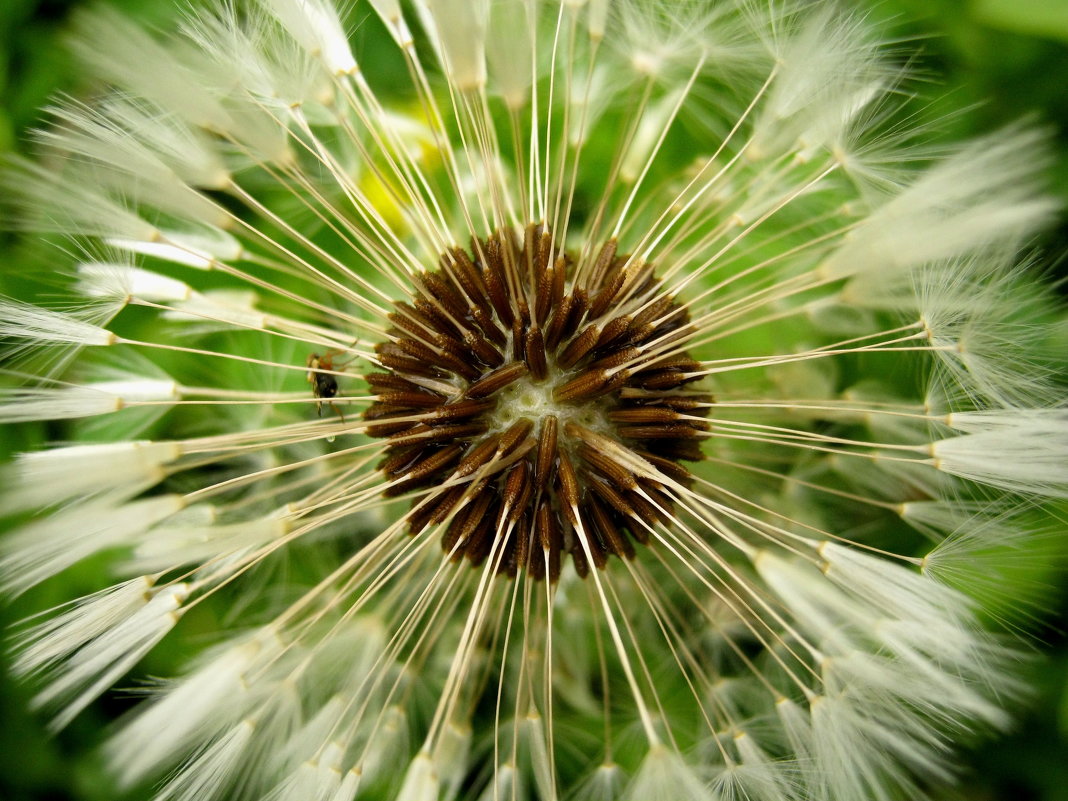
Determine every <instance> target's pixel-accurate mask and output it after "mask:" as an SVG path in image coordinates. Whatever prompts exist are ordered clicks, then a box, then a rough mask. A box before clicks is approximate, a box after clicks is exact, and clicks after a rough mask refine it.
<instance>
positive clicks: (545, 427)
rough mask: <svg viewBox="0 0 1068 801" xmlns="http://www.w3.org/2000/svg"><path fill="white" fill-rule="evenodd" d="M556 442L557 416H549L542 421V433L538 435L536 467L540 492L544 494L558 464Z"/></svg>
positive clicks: (536, 477)
mask: <svg viewBox="0 0 1068 801" xmlns="http://www.w3.org/2000/svg"><path fill="white" fill-rule="evenodd" d="M556 442H557V420H556V417H555V416H553V415H549V416H548V417H545V418H543V419H542V421H541V431H540V432H539V434H538V458H537V462H536V463H535V466H534V476H535V480H536V481H537V487H538V492H544V491H545V488H546V487H547V486H549V481H550V479H551V478H552V474H553V470H554V469H555V462H556Z"/></svg>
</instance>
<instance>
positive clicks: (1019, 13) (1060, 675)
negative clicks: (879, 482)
mask: <svg viewBox="0 0 1068 801" xmlns="http://www.w3.org/2000/svg"><path fill="white" fill-rule="evenodd" d="M83 2H84V0H0V153H7V152H10V151H16V152H19V151H26V150H27V149H28V147H27V139H28V133H27V132H28V130H29V129H31V128H32V127H33V126H34V125H35V123H36V122H37V121H38V120H39V111H38V110H39V108H40V107H41V106H42V105H43V104H45V103H46V101H47V99H48V97H49V96H50V95H52V94H53V93H55V92H56V91H62V90H68V91H74V92H77V91H78V89H79V76H78V75H77V73H76V71H74V68H73V66H72V64H71V62H70V60H69V59H68V57H67V55H66V54H65V53H64V51H63V48H62V46H61V44H60V37H61V35H62V32H63V30H64V25H65V20H66V19H67V17H68V15H69V13H70V11H71V9H72V8H74V7H75V6H76V5H79V4H82V3H83ZM665 2H668V0H665ZM114 4H115V5H117V6H119V7H122V8H125V9H126V10H128V11H129V12H131V13H133V14H135V15H136V16H137V17H139V18H141V19H144V20H147V21H150V22H153V23H156V24H159V25H161V26H164V27H165V26H166V25H167V24H168V22H170V21H172V20H173V19H174V18H175V15H176V13H177V7H176V4H175V0H114ZM853 5H855V6H856V7H858V8H860V9H861V10H862V11H863V13H865V14H868V15H870V16H871V17H872V18H874V19H876V20H878V21H879V23H880V25H881V28H882V30H884V31H886V32H887V35H888V37H890V38H893V39H896V40H899V41H901V42H903V43H904V46H905V50H907V51H908V52H910V53H914V54H915V57H914V65H915V68H916V70H917V73H918V75H919V76H920V77H921V80H920V82H919V83H918V84H917V85H916V86H915V87H914V88H915V89H917V90H918V91H919V92H920V93H922V97H919V98H917V100H916V101H915V103H914V106H915V113H916V114H918V115H919V116H920V117H921V118H922V119H924V120H925V121H929V122H932V123H935V129H936V131H937V133H936V135H938V136H945V137H946V138H947V139H952V138H959V137H962V136H967V135H969V134H972V133H977V132H981V131H989V130H992V129H995V128H998V127H1000V126H1002V125H1005V124H1007V123H1010V122H1012V121H1015V120H1018V119H1021V118H1030V119H1033V120H1037V121H1039V122H1041V123H1045V124H1046V125H1048V126H1049V127H1050V128H1051V130H1052V132H1053V135H1054V141H1055V145H1056V148H1057V160H1056V162H1055V164H1054V165H1053V167H1052V168H1051V170H1050V185H1051V188H1052V190H1053V191H1054V192H1055V193H1056V194H1057V195H1058V196H1060V197H1061V198H1062V199H1063V201H1064V203H1065V206H1066V207H1068V0H881V1H878V2H874V1H872V0H863V2H862V1H861V0H855V2H854V3H853ZM367 13H369V12H368V9H367V7H366V4H361V3H359V2H357V3H356V4H355V8H354V9H353V11H352V14H351V21H352V23H353V25H354V26H358V24H359V22H360V19H361V17H362V15H366V14H367ZM357 29H358V28H357ZM960 109H965V110H966V111H965V112H964V113H958V112H959V111H960ZM1065 219H1068V217H1065ZM0 227H2V226H0ZM1042 246H1043V252H1044V257H1043V260H1044V262H1045V263H1046V264H1047V265H1048V271H1049V274H1050V276H1051V278H1052V279H1053V280H1059V281H1060V282H1061V283H1060V290H1061V292H1062V296H1063V294H1064V283H1063V281H1064V277H1065V275H1066V274H1068V269H1066V265H1068V258H1066V255H1068V224H1066V223H1065V222H1064V221H1063V220H1062V224H1061V225H1060V227H1059V228H1058V229H1057V230H1054V231H1053V232H1051V234H1050V235H1049V237H1048V238H1047V240H1046V241H1045V242H1043V243H1042ZM32 250H33V248H32V245H27V244H24V243H22V242H20V241H19V240H18V239H17V238H16V237H14V236H13V235H11V234H9V233H7V232H2V231H0V265H2V266H0V293H3V294H11V295H18V294H19V290H20V289H21V288H22V286H23V281H24V278H25V276H24V275H22V274H21V271H22V270H24V269H26V268H25V267H24V266H23V265H36V264H40V260H39V255H31V253H32ZM29 269H31V270H32V269H35V268H34V267H30V268H29ZM47 438H48V430H47V427H46V426H36V425H35V426H21V427H12V428H10V430H7V431H4V432H2V433H0V461H3V460H5V459H6V458H7V457H8V456H9V455H10V454H11V453H12V452H16V451H19V450H23V449H26V448H27V447H30V446H32V445H33V444H34V443H37V442H40V441H42V440H45V439H47ZM1059 536H1064V533H1063V531H1062V532H1060V534H1059ZM97 568H98V565H94V564H85V565H81V566H79V568H78V569H76V570H73V571H69V573H68V574H65V576H64V579H63V581H64V582H66V586H61V587H57V586H55V585H56V583H57V582H52V583H51V584H49V585H47V586H46V587H44V588H41V589H38V590H36V591H34V592H32V593H30V594H28V595H27V597H25V598H22V599H19V601H18V602H16V603H7V604H4V605H0V629H3V628H6V627H7V626H8V625H10V624H11V623H13V622H14V621H17V620H19V619H21V618H23V617H25V616H26V615H27V614H29V613H31V612H33V611H36V610H40V609H42V608H45V607H47V606H49V605H52V604H54V603H58V602H60V601H62V600H65V599H66V598H69V597H72V596H74V595H76V594H79V592H82V591H88V590H89V589H91V588H93V582H92V580H91V577H92V576H93V574H94V572H96V570H97ZM81 582H84V583H85V585H86V586H85V588H84V589H81V588H80V583H81ZM71 585H76V586H71ZM1050 589H1051V592H1050V594H1049V597H1050V600H1049V602H1048V603H1049V607H1050V608H1049V609H1048V615H1047V617H1046V618H1045V621H1046V622H1045V623H1043V624H1041V625H1039V626H1038V627H1037V632H1036V634H1037V640H1038V642H1039V643H1040V646H1039V647H1038V649H1037V650H1038V651H1039V653H1038V654H1037V655H1036V659H1034V660H1033V662H1032V663H1031V664H1030V665H1029V666H1028V667H1027V668H1026V672H1027V674H1028V676H1029V679H1030V684H1031V685H1032V686H1033V687H1034V688H1035V691H1034V694H1033V696H1032V697H1030V698H1029V699H1028V700H1027V701H1026V702H1025V703H1024V704H1022V705H1021V707H1020V708H1019V709H1018V710H1016V718H1017V721H1018V722H1017V726H1016V729H1015V731H1014V732H1012V733H1011V734H1010V735H1009V736H1007V737H1005V738H1001V739H998V740H997V741H992V740H985V741H984V740H979V741H978V742H976V743H975V744H974V745H973V746H972V747H971V748H970V749H969V750H968V751H967V752H966V753H965V754H964V756H963V758H962V763H963V765H962V781H961V783H960V785H959V786H958V787H957V788H954V789H950V790H945V789H943V790H936V791H935V795H936V797H937V798H939V799H944V801H965V800H966V801H1068V636H1066V634H1065V631H1064V629H1063V624H1064V622H1065V621H1066V620H1068V614H1066V611H1068V602H1066V597H1065V593H1063V592H1061V591H1060V588H1050ZM198 623H199V625H195V626H191V627H189V626H187V627H183V628H184V629H186V630H185V631H183V632H181V633H180V635H179V636H178V637H171V638H169V639H168V640H167V641H166V642H165V643H164V646H163V647H162V648H161V649H157V651H156V652H154V653H153V654H152V655H151V656H150V657H149V658H148V659H147V660H146V664H144V665H142V667H141V668H140V669H139V672H138V673H139V675H145V674H148V675H151V674H153V673H155V674H157V675H165V674H167V673H168V672H170V670H171V668H172V666H173V665H174V664H175V663H176V662H180V661H181V659H182V655H183V651H185V650H186V646H187V645H189V646H194V645H195V642H196V640H197V638H198V629H199V630H201V631H203V630H210V629H211V628H213V627H214V621H210V620H201V621H198ZM190 629H192V630H190ZM5 660H6V657H5V656H4V655H3V654H2V651H0V801H31V800H32V801H53V800H54V801H61V800H62V801H66V800H67V799H78V800H79V801H104V799H115V795H114V794H113V793H112V792H111V787H110V785H111V782H110V781H109V780H108V778H107V777H106V775H105V773H104V771H103V767H102V764H101V760H100V757H99V754H98V753H97V752H96V750H95V749H94V746H95V745H96V744H98V743H99V742H100V741H101V739H102V732H103V731H104V730H105V729H106V727H107V726H109V725H110V723H111V721H113V720H114V719H115V718H116V717H118V716H119V715H121V714H122V713H123V712H124V711H125V710H127V709H128V708H129V707H130V706H132V705H133V704H134V703H135V702H136V699H134V698H132V697H130V696H124V695H123V694H122V693H115V692H113V693H109V694H106V695H105V696H104V697H103V698H102V699H101V700H100V701H98V702H97V703H95V704H94V705H92V706H91V707H90V708H89V709H88V710H87V711H86V712H85V713H84V714H82V715H81V716H80V717H79V718H78V720H76V721H75V723H74V724H73V725H72V726H70V727H69V728H68V729H67V730H65V731H63V732H62V733H60V734H59V735H58V736H55V737H49V736H48V735H47V733H46V732H45V731H44V728H43V725H42V724H43V721H42V720H41V719H39V718H36V717H34V716H33V715H31V714H30V713H28V712H27V710H26V702H27V697H28V694H27V692H26V691H25V689H24V688H22V687H20V686H18V685H16V684H14V683H13V682H12V681H11V680H10V678H9V677H8V676H7V667H8V664H7V662H6V661H5ZM148 794H149V791H148V789H147V788H139V789H138V790H135V791H132V792H131V793H129V794H127V795H126V796H124V797H123V798H127V799H130V801H133V800H134V799H140V798H146V797H148ZM842 801H852V800H851V799H842ZM857 801H860V800H859V799H858V800H857ZM901 801H910V800H909V799H902V800H901Z"/></svg>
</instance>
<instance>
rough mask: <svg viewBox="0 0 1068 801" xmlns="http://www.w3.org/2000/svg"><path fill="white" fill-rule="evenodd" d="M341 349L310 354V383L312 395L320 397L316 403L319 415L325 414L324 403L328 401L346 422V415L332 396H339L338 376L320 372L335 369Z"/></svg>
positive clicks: (308, 362) (308, 363)
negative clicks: (320, 353)
mask: <svg viewBox="0 0 1068 801" xmlns="http://www.w3.org/2000/svg"><path fill="white" fill-rule="evenodd" d="M339 353H340V351H327V352H326V353H325V354H322V355H319V354H318V353H311V354H308V361H307V365H308V368H309V369H308V383H309V384H311V387H312V395H314V396H315V397H316V398H318V399H319V402H318V403H316V404H315V408H316V410H317V411H318V412H319V416H320V417H322V416H323V403H324V402H325V403H328V404H329V405H330V408H331V409H333V410H334V411H335V412H337V416H338V417H340V418H341V422H345V415H343V414H342V413H341V410H340V409H339V408H338V407H337V404H336V403H334V402H333V401H332V400H330V398H335V397H337V376H335V375H331V374H330V373H323V372H319V371H320V370H333V369H334V357H335V356H337V355H338V354H339Z"/></svg>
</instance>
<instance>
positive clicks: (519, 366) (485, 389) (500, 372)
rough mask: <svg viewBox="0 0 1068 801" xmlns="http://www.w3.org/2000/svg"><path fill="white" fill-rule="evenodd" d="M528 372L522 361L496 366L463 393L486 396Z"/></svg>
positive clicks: (475, 396) (476, 396)
mask: <svg viewBox="0 0 1068 801" xmlns="http://www.w3.org/2000/svg"><path fill="white" fill-rule="evenodd" d="M528 372H529V368H528V367H527V366H526V364H525V363H523V362H512V363H511V364H506V365H505V366H504V367H498V368H497V369H496V370H493V371H492V372H489V373H486V374H485V375H484V376H482V377H481V378H480V379H478V380H477V381H475V382H474V383H473V384H471V385H470V386H468V388H467V390H466V391H465V393H464V394H466V395H467V396H468V397H470V398H487V397H489V396H490V395H492V394H493V393H495V392H498V391H499V390H501V389H503V388H504V387H506V386H508V385H509V384H511V383H512V382H513V381H515V380H517V379H519V378H521V377H523V376H525V375H526V374H527V373H528Z"/></svg>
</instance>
